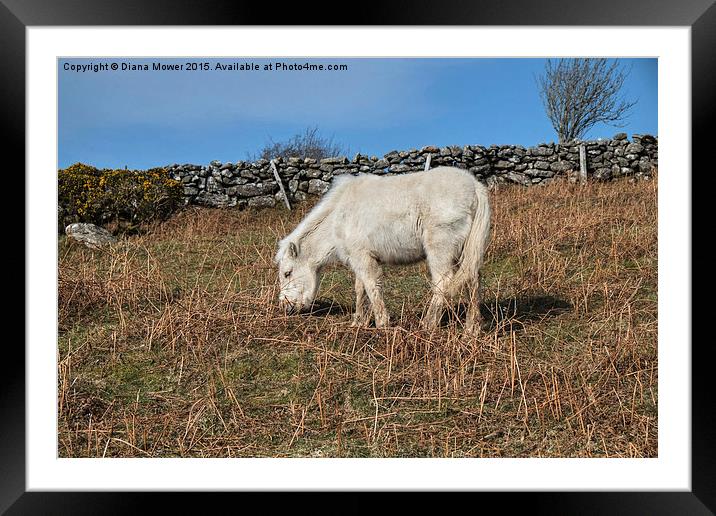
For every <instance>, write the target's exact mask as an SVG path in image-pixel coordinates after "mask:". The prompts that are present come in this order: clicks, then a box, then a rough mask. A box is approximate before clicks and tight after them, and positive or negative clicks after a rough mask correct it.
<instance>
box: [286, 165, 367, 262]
mask: <svg viewBox="0 0 716 516" xmlns="http://www.w3.org/2000/svg"><path fill="white" fill-rule="evenodd" d="M355 178H356V176H353V175H350V174H346V175H343V176H340V177H337V178H335V179H334V180H333V185H332V186H331V188H330V190H328V192H326V193H325V194H324V195H323V197H322V198H321V200H320V201H318V204H316V205H315V206H314V207H313V208H312V209H311V211H309V212H308V215H306V216H305V217H304V218H303V220H302V221H301V222H300V223H299V225H298V226H296V229H294V230H293V231H291V233H289V234H288V235H287V236H286V237H285V238H283V239H282V240H281V241H280V242H279V243H278V251H277V252H276V256H275V258H274V261H275V262H276V263H279V262H280V261H281V259H282V258H283V256H284V254H286V250H287V249H288V246H289V244H290V243H291V242H293V243H294V244H296V245H297V246H298V247H299V248H300V246H301V240H303V239H304V238H305V237H307V236H308V235H310V234H311V233H313V232H314V231H315V230H316V229H317V228H318V226H320V225H321V222H323V221H324V220H325V218H326V217H327V216H328V215H329V214H330V213H331V211H333V208H334V206H335V200H336V198H337V197H338V195H339V193H340V192H341V191H342V190H343V189H344V186H345V185H346V183H349V182H350V181H352V180H354V179H355Z"/></svg>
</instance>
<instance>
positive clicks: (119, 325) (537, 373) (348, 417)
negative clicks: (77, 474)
mask: <svg viewBox="0 0 716 516" xmlns="http://www.w3.org/2000/svg"><path fill="white" fill-rule="evenodd" d="M491 195H492V202H493V213H494V215H493V228H492V233H493V238H492V243H491V245H490V248H489V252H488V256H487V262H486V265H485V267H484V269H483V284H484V299H483V306H482V310H483V315H484V316H485V321H486V324H485V328H484V332H483V334H482V335H481V336H479V337H468V336H466V335H463V333H462V329H461V325H460V317H461V316H462V312H463V311H464V310H463V307H462V306H461V305H459V304H458V305H457V306H455V307H454V310H453V311H452V313H450V314H448V315H447V316H446V320H445V326H444V327H443V328H441V329H439V330H438V331H435V332H432V333H430V332H426V331H423V330H421V329H420V327H419V318H420V314H421V311H422V310H423V309H424V308H425V305H426V303H427V301H428V299H429V284H428V276H427V273H426V268H425V265H424V264H420V265H416V266H411V267H393V268H388V269H387V270H386V286H385V295H386V302H387V305H388V308H389V310H390V312H391V316H392V320H393V323H394V325H395V326H394V327H393V328H390V329H388V330H376V329H371V328H368V329H354V328H349V323H350V312H351V310H352V303H353V293H352V290H353V289H352V284H353V279H352V276H351V274H350V273H349V271H347V270H346V269H344V268H340V267H335V268H332V269H330V270H329V271H328V272H327V274H325V275H324V278H323V281H322V283H321V288H320V291H319V298H320V299H319V301H318V303H317V304H316V307H315V309H314V311H313V313H310V314H304V315H300V316H285V315H283V314H282V313H280V312H279V310H278V308H277V306H276V303H275V299H276V295H277V288H276V271H275V267H274V265H273V263H272V258H273V254H274V252H275V246H276V242H277V240H278V239H279V238H280V237H283V236H284V235H285V234H287V233H288V232H289V231H290V230H291V229H292V228H293V227H294V226H295V225H296V224H297V223H298V221H299V220H300V219H301V217H302V216H303V215H304V214H305V213H306V211H307V209H308V207H307V206H306V207H299V208H298V209H297V210H296V211H294V212H287V211H285V210H278V209H276V210H265V211H249V210H246V211H238V210H229V209H227V210H211V209H195V208H190V209H186V210H184V211H182V212H180V213H178V214H177V215H175V216H174V217H172V218H171V219H170V220H168V221H166V222H163V223H158V224H154V225H150V226H146V227H145V228H144V231H143V232H142V233H141V234H140V235H134V236H131V237H127V238H125V239H124V240H121V241H120V243H119V244H117V245H116V246H114V247H113V248H111V249H108V250H102V251H92V250H89V249H86V248H84V247H82V246H80V245H78V244H75V243H72V242H71V241H68V240H66V239H64V238H62V239H61V240H60V243H59V267H58V275H59V320H58V324H59V341H58V364H59V367H58V411H59V420H58V424H59V435H58V444H59V452H60V455H61V456H64V457H88V456H89V457H105V456H106V457H129V456H132V457H145V456H149V457H174V456H182V457H187V456H194V457H249V456H251V457H275V456H278V457H284V456H300V457H329V456H331V457H415V456H420V457H423V456H430V457H445V456H447V457H526V456H530V457H547V456H549V457H575V456H579V457H594V456H599V457H654V456H657V453H658V451H657V395H658V393H657V188H656V180H655V179H654V180H652V181H641V182H637V183H628V182H626V181H624V182H612V183H604V184H590V185H588V186H585V187H581V186H579V185H571V184H568V183H561V182H557V183H553V184H551V185H549V186H544V187H533V188H523V187H520V186H500V187H499V189H498V190H497V191H495V192H493V193H492V194H491Z"/></svg>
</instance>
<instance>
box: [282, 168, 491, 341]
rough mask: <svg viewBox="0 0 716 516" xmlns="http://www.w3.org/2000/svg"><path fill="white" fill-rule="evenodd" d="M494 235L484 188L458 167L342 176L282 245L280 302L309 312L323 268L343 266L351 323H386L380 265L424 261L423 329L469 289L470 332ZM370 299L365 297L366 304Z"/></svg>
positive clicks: (475, 320) (433, 324)
mask: <svg viewBox="0 0 716 516" xmlns="http://www.w3.org/2000/svg"><path fill="white" fill-rule="evenodd" d="M489 232H490V205H489V199H488V194H487V189H486V188H485V187H484V186H483V185H482V184H480V183H479V182H478V181H477V180H476V179H475V178H474V177H473V176H472V175H471V174H470V173H468V172H467V171H465V170H462V169H459V168H454V167H436V168H434V169H431V170H427V171H424V172H415V173H412V174H405V175H399V176H388V177H378V176H374V175H371V174H365V175H364V174H361V175H358V176H351V175H345V176H341V177H338V178H337V179H336V180H335V181H334V183H333V186H332V188H331V189H330V190H329V191H328V193H326V194H325V195H324V197H323V199H321V201H320V202H319V203H318V204H317V205H316V206H315V207H314V208H313V209H312V210H311V211H310V212H309V213H308V215H306V217H305V218H304V219H303V220H302V221H301V223H300V224H299V225H298V226H297V227H296V229H294V230H293V231H292V232H291V234H289V235H288V236H287V237H286V238H284V239H283V240H281V242H279V246H278V252H277V253H276V258H275V260H276V263H277V264H278V270H279V283H280V288H281V290H280V293H279V303H280V305H281V306H282V308H283V309H284V310H286V311H287V312H289V313H291V312H295V311H298V310H300V309H303V308H307V307H309V306H310V305H311V304H312V303H313V300H314V298H315V297H316V291H317V290H318V284H319V281H320V274H321V269H322V268H323V267H324V266H325V265H327V264H329V263H336V262H339V263H343V264H345V265H346V266H348V267H350V268H351V269H353V272H354V273H355V292H356V310H355V314H354V317H353V325H355V326H360V325H365V324H367V323H368V321H369V319H370V313H369V311H368V310H367V309H368V305H370V306H371V307H372V311H373V315H374V317H375V325H376V327H378V328H384V327H386V326H388V324H389V316H388V312H387V310H386V308H385V303H384V302H383V295H382V287H381V284H382V281H381V278H382V269H381V264H409V263H415V262H418V261H420V260H423V259H425V260H427V264H428V268H429V270H430V275H431V279H432V288H433V295H432V299H431V300H430V304H429V305H428V310H427V312H426V314H425V317H424V318H423V325H424V326H425V327H427V328H435V327H437V326H438V324H439V322H440V318H441V316H442V310H443V306H444V304H445V302H446V301H447V300H448V299H450V298H453V297H455V296H456V295H458V294H460V293H461V292H462V290H463V289H464V288H468V290H469V304H468V310H467V320H466V329H467V330H469V331H479V327H480V323H481V317H480V306H479V275H478V271H479V269H480V267H481V265H482V261H483V256H484V254H485V249H486V247H487V243H488V237H489ZM366 298H367V299H366Z"/></svg>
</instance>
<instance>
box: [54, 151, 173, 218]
mask: <svg viewBox="0 0 716 516" xmlns="http://www.w3.org/2000/svg"><path fill="white" fill-rule="evenodd" d="M57 181H58V206H59V213H58V223H59V227H60V228H61V229H62V228H64V227H65V226H66V225H67V224H71V223H72V222H91V223H93V224H102V223H106V222H110V221H124V222H130V223H133V224H134V223H139V222H144V221H148V220H151V219H155V218H164V217H166V216H167V215H169V214H170V213H171V212H172V211H174V210H175V209H176V208H177V207H178V206H180V205H181V202H182V197H183V188H182V185H181V183H180V182H179V181H176V180H174V179H172V178H170V177H169V174H168V173H167V171H166V170H165V169H163V168H152V169H149V170H121V169H120V170H112V169H98V168H95V167H92V166H90V165H85V164H83V163H75V164H74V165H71V166H69V167H67V168H65V169H61V170H58V171H57Z"/></svg>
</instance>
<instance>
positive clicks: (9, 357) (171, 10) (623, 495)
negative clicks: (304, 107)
mask: <svg viewBox="0 0 716 516" xmlns="http://www.w3.org/2000/svg"><path fill="white" fill-rule="evenodd" d="M276 5H278V4H273V3H269V2H264V3H256V2H250V3H248V2H247V3H239V2H230V1H213V2H202V1H199V0H185V1H182V2H178V1H172V0H153V1H148V0H95V1H92V0H55V1H52V0H0V66H1V67H2V68H1V70H2V73H3V77H2V79H0V104H1V105H2V109H1V110H0V112H1V113H2V114H3V121H4V123H5V127H6V129H9V130H8V131H6V133H5V134H6V136H5V141H4V144H5V145H4V147H5V149H4V150H5V156H4V157H5V160H4V161H5V162H6V164H7V158H8V157H9V158H10V160H11V165H9V167H12V168H11V169H10V170H15V171H20V170H22V171H24V170H25V101H26V99H25V57H26V55H25V53H26V40H25V30H26V28H27V27H31V26H70V25H74V26H77V25H80V26H82V25H97V26H112V25H149V26H154V25H157V26H161V25H192V26H197V25H287V24H296V25H312V26H315V25H338V26H340V25H345V24H350V25H455V26H457V25H498V26H500V25H501V26H508V25H517V26H520V25H533V26H555V25H556V26H570V25H572V26H613V25H621V26H651V25H653V26H688V27H691V52H692V55H691V59H692V61H691V74H692V76H691V80H692V169H693V170H696V171H699V170H701V171H702V172H708V171H710V169H711V168H712V164H711V163H712V161H711V157H710V152H711V151H710V147H711V146H712V145H711V144H710V143H709V139H708V138H709V136H710V131H708V128H709V126H710V125H711V124H712V121H713V120H714V118H715V117H714V114H715V113H714V96H715V92H716V80H715V79H716V5H714V4H713V0H686V1H684V0H681V1H679V2H665V1H663V0H661V1H658V2H653V1H647V0H602V1H600V2H580V3H578V2H573V1H571V0H542V1H540V2H533V1H529V0H520V1H512V2H509V3H506V2H501V3H498V2H495V1H494V0H493V1H492V2H477V1H474V2H457V1H454V0H450V1H446V0H443V1H442V2H439V3H437V2H427V1H419V2H410V3H405V2H392V3H384V4H379V3H377V2H375V3H373V2H368V3H367V4H366V3H365V2H364V3H361V5H360V7H359V8H355V9H354V10H353V12H352V14H351V15H350V16H348V15H342V16H341V15H337V14H334V11H333V10H331V9H327V8H325V9H324V8H318V7H314V9H319V12H313V11H312V10H311V9H310V8H309V7H308V4H305V3H296V4H295V5H292V4H288V3H284V4H282V6H281V7H280V8H278V9H277V8H276ZM318 5H319V4H316V6H318ZM347 5H348V4H347ZM335 12H336V13H338V12H339V10H335ZM19 175H20V174H19V173H17V172H16V173H15V177H17V176H19ZM684 176H685V180H688V181H689V182H690V184H691V179H692V178H691V177H690V176H689V175H688V174H687V172H686V171H684ZM18 183H22V182H20V181H18ZM22 188H23V194H24V195H26V192H25V191H24V186H22ZM691 191H693V190H691ZM24 195H23V196H22V197H19V198H22V199H24V198H25V197H24ZM692 206H694V203H693V196H692ZM692 220H693V221H696V220H697V218H696V217H694V216H693V214H692ZM18 229H19V227H18ZM692 235H693V230H692ZM25 238H26V235H25V232H24V231H23V236H22V237H21V239H22V241H23V242H24V240H25ZM23 249H24V246H23ZM14 259H15V260H16V261H20V259H22V260H23V263H22V264H17V265H16V266H13V265H11V267H13V269H12V270H15V269H18V270H19V269H20V268H23V270H24V271H25V275H27V274H28V273H29V271H28V270H27V268H26V265H25V263H26V262H25V259H26V257H25V254H24V250H23V253H22V257H21V256H20V255H19V253H18V254H17V255H16V256H15V258H14ZM692 264H693V260H692ZM692 268H693V265H692ZM17 305H18V306H19V303H17ZM23 306H25V305H24V303H23ZM25 309H26V310H32V307H31V306H26V308H25ZM693 320H694V319H693V312H692V314H691V321H693ZM697 320H698V319H697ZM691 328H693V326H691ZM691 340H692V341H693V340H694V339H691ZM10 343H12V339H10V340H8V341H6V344H10ZM694 343H695V345H694ZM670 345H677V346H691V356H692V410H691V414H692V455H691V466H692V476H691V480H692V490H691V491H690V492H659V491H647V492H579V493H578V492H570V493H557V492H531V493H514V492H503V493H479V496H480V497H481V498H492V499H493V500H491V501H494V502H496V503H505V502H506V501H507V500H509V507H510V508H515V507H516V506H522V505H523V506H524V507H525V510H529V511H530V513H538V514H541V513H545V514H555V513H560V514H573V513H579V514H605V513H617V514H621V513H624V514H627V513H628V514H712V513H714V511H716V493H715V491H716V489H715V486H716V474H715V471H716V467H715V464H716V453H715V452H714V450H715V447H714V444H713V438H712V435H711V434H712V428H713V424H714V410H713V408H714V404H713V401H712V397H711V389H710V387H711V382H710V379H711V375H710V374H709V373H710V370H709V369H710V362H709V360H708V358H709V356H708V353H709V350H708V347H709V346H710V342H709V341H708V339H705V340H702V341H694V342H674V343H670ZM10 347H11V346H9V345H6V349H5V354H4V366H5V367H3V374H2V375H0V512H5V511H6V513H7V514H97V513H104V514H108V513H123V514H124V513H127V512H128V511H134V510H140V509H142V508H145V507H146V508H149V507H151V505H149V501H150V500H149V499H151V498H160V500H156V499H155V500H152V501H153V502H156V501H160V503H161V504H162V506H163V512H170V511H175V510H178V511H179V512H180V513H186V512H190V511H191V509H192V503H190V502H189V500H188V496H186V494H184V493H152V494H150V493H118V492H113V493H98V492H93V493H77V492H67V493H63V492H27V491H26V488H25V473H26V467H25V368H24V367H23V366H24V364H25V356H24V353H23V351H22V348H20V347H19V346H17V345H15V346H13V347H14V349H8V348H10ZM226 496H230V495H228V494H222V495H221V496H219V497H217V499H219V502H220V503H223V502H222V501H221V500H220V499H225V497H226ZM241 496H242V497H244V498H245V497H249V498H251V497H252V496H253V495H250V494H247V493H243V494H241ZM347 496H348V497H349V500H350V498H356V499H357V497H358V494H356V493H352V494H348V495H347ZM414 499H415V500H420V499H421V497H420V496H418V497H417V498H414ZM242 503H248V501H246V500H245V499H244V500H243V501H242ZM470 503H474V502H470ZM480 503H481V505H482V504H483V503H484V500H481V501H480ZM200 504H201V508H202V512H206V511H207V510H208V509H209V506H208V505H206V502H200ZM298 505H301V504H300V503H299V504H298ZM311 505H312V507H311V509H312V510H314V511H315V510H320V508H317V507H316V506H315V505H313V504H311ZM341 506H342V507H344V508H346V509H345V510H346V511H348V510H351V509H354V510H356V511H360V512H365V511H367V510H371V509H370V505H368V504H364V503H359V502H356V503H352V502H351V501H343V502H341ZM483 507H486V506H484V505H483ZM383 508H390V505H387V506H383ZM328 510H330V507H328Z"/></svg>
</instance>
